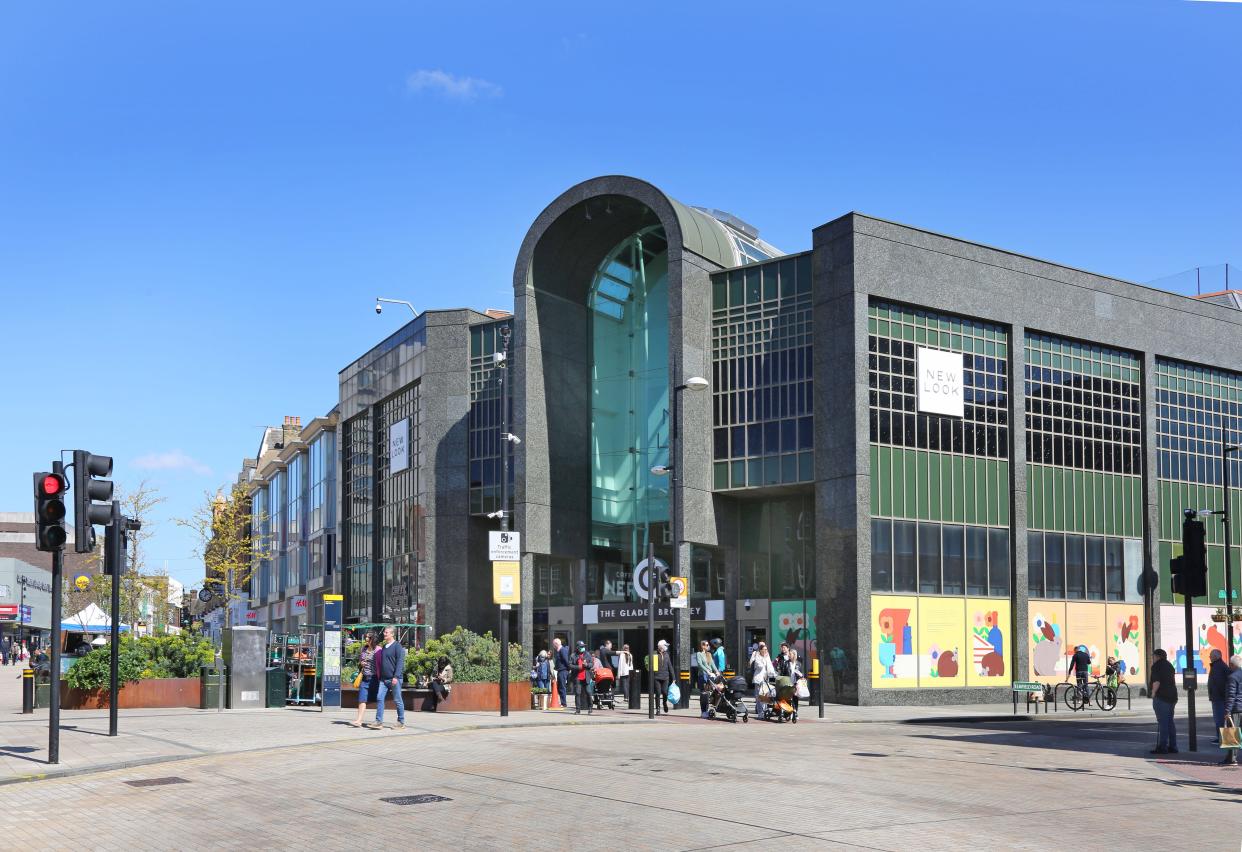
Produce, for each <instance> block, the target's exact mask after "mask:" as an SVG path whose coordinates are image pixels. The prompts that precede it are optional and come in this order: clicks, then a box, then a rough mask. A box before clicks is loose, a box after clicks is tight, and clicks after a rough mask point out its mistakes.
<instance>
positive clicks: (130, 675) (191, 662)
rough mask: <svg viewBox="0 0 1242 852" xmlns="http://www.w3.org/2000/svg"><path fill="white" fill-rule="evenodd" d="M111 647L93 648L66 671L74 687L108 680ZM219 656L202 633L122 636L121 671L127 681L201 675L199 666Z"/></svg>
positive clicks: (88, 686) (99, 684) (98, 684)
mask: <svg viewBox="0 0 1242 852" xmlns="http://www.w3.org/2000/svg"><path fill="white" fill-rule="evenodd" d="M110 656H111V654H110V649H109V648H108V646H107V645H104V646H102V647H99V648H94V649H92V650H91V651H90V652H89V653H87V654H86V656H84V657H82V658H81V659H79V660H78V661H77V662H75V663H74V664H73V665H72V666H70V667H69V670H68V671H67V672H65V682H66V683H68V684H69V686H71V687H73V688H74V689H100V688H102V687H104V686H107V684H108V673H109V663H110ZM215 658H216V652H215V649H214V648H213V647H212V644H211V642H209V641H207V640H206V639H203V638H202V637H199V636H191V635H188V634H180V635H176V636H143V637H142V638H141V639H137V640H135V639H131V638H129V637H128V636H123V637H121V647H120V654H119V657H118V673H119V675H120V679H121V681H122V682H123V683H132V682H134V681H139V680H148V679H151V678H168V677H198V674H199V669H200V668H202V667H203V666H210V665H211V664H212V663H213V662H214V661H215Z"/></svg>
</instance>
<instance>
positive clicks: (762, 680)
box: [750, 642, 776, 719]
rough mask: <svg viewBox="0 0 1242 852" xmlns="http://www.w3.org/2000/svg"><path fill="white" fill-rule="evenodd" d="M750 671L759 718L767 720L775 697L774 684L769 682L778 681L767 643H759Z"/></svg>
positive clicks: (752, 658)
mask: <svg viewBox="0 0 1242 852" xmlns="http://www.w3.org/2000/svg"><path fill="white" fill-rule="evenodd" d="M750 671H751V674H750V682H751V683H752V684H754V687H755V707H756V709H757V710H758V716H759V718H760V719H766V718H767V715H768V713H769V712H770V710H771V707H770V706H769V705H770V704H771V702H772V697H773V689H772V684H771V683H769V682H768V681H769V680H775V679H776V666H775V665H774V664H773V663H772V655H771V654H769V653H768V646H767V644H766V643H764V642H760V643H759V648H758V650H756V651H755V653H754V655H753V656H752V657H751V670H750Z"/></svg>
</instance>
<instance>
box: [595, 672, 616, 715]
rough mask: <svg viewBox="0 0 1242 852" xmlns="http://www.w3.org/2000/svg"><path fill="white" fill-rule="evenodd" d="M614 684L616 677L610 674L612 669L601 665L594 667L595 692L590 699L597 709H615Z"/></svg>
mask: <svg viewBox="0 0 1242 852" xmlns="http://www.w3.org/2000/svg"><path fill="white" fill-rule="evenodd" d="M615 685H616V678H614V677H613V675H612V669H610V668H608V666H602V665H601V666H597V667H596V668H595V694H594V696H593V697H592V699H591V701H592V703H593V704H594V705H595V708H596V709H597V710H605V709H607V710H616V709H617V699H616V695H615V694H614V692H615V691H614V686H615Z"/></svg>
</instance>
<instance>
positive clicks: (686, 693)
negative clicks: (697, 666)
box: [677, 669, 690, 710]
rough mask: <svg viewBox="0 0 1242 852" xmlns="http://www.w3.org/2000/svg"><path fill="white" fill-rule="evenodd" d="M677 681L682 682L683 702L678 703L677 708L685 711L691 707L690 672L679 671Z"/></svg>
mask: <svg viewBox="0 0 1242 852" xmlns="http://www.w3.org/2000/svg"><path fill="white" fill-rule="evenodd" d="M677 679H678V680H679V681H681V686H680V688H681V700H680V701H678V702H677V706H678V707H679V708H681V709H683V710H684V709H685V708H687V707H689V706H690V670H689V669H682V670H681V671H679V672H678V673H677Z"/></svg>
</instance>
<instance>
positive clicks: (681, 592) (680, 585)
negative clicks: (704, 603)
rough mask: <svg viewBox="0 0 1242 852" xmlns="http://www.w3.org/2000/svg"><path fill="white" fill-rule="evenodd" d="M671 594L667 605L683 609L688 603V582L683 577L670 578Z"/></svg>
mask: <svg viewBox="0 0 1242 852" xmlns="http://www.w3.org/2000/svg"><path fill="white" fill-rule="evenodd" d="M672 585H673V596H672V597H671V598H669V601H668V605H669V607H671V608H672V609H685V608H686V607H688V606H689V605H690V584H689V583H688V582H687V581H686V578H685V577H674V578H673V580H672Z"/></svg>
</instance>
